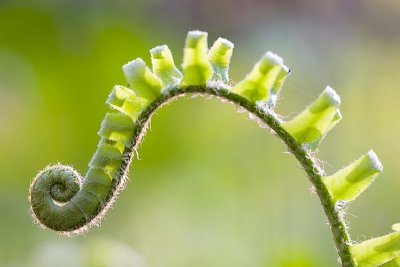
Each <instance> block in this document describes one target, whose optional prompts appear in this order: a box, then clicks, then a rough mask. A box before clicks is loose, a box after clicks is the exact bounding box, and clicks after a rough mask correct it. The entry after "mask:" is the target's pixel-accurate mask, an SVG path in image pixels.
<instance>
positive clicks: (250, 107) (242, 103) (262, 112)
mask: <svg viewBox="0 0 400 267" xmlns="http://www.w3.org/2000/svg"><path fill="white" fill-rule="evenodd" d="M187 94H201V95H213V96H216V97H219V98H223V99H225V100H228V101H229V102H231V103H233V104H235V105H237V106H238V107H241V108H244V109H246V110H247V111H248V112H250V113H251V114H253V115H255V116H256V117H257V118H258V119H260V120H261V121H262V122H263V123H265V124H267V125H268V126H269V127H270V128H271V129H272V130H273V131H274V132H275V133H276V135H277V136H278V137H279V138H280V139H281V140H282V141H283V142H284V143H285V144H286V145H287V147H288V148H289V150H290V151H291V152H292V153H293V154H294V155H295V157H296V158H297V160H298V161H299V162H300V164H301V165H302V167H303V168H304V170H305V171H306V173H307V175H308V177H309V180H310V182H311V183H312V185H313V186H314V187H315V191H316V193H317V195H318V197H319V199H320V201H321V204H322V206H323V208H324V212H325V214H326V216H327V218H328V221H329V225H330V228H331V231H332V234H333V239H334V241H335V244H336V249H337V252H338V254H339V257H340V261H341V263H342V266H343V267H353V266H357V264H356V263H355V261H354V259H353V258H352V256H351V254H350V249H349V248H350V245H351V239H350V236H349V234H348V232H347V228H346V224H345V222H344V220H343V219H342V217H341V216H340V214H339V212H338V210H337V209H336V208H335V201H334V199H333V197H332V196H331V195H330V194H329V192H328V189H327V188H326V186H325V184H324V183H323V182H322V178H323V172H322V170H321V168H320V167H319V166H318V164H317V163H316V162H315V160H314V159H313V157H312V156H311V155H310V153H309V152H308V151H307V150H306V149H305V148H303V147H302V146H299V145H298V144H297V142H296V140H295V139H294V138H293V137H292V136H291V135H290V134H289V133H287V132H286V131H285V130H284V129H283V127H282V126H281V123H280V121H279V119H277V117H276V116H275V115H274V113H272V112H268V111H267V110H266V109H260V108H259V107H258V106H257V105H254V104H253V103H252V102H250V101H249V100H247V99H246V98H244V97H242V96H240V95H238V94H235V93H230V92H229V91H228V90H223V89H222V90H221V89H220V88H216V87H211V86H188V87H182V88H173V89H170V90H169V91H168V94H165V95H162V96H160V97H159V98H157V99H156V100H154V101H153V103H151V104H150V105H149V106H148V107H147V108H146V109H145V110H144V111H143V112H142V113H141V115H140V116H139V118H138V122H137V123H138V125H137V128H136V129H137V130H136V132H135V139H134V141H133V142H135V143H134V144H133V146H132V147H136V146H137V143H139V142H140V140H139V139H138V137H139V136H141V135H140V133H141V132H142V131H143V129H144V128H145V125H146V123H147V122H148V121H149V120H150V118H151V115H152V114H153V113H154V112H155V111H156V110H157V109H158V108H159V107H160V106H162V105H163V104H165V103H167V102H169V101H171V100H172V99H174V98H177V97H179V96H184V95H187ZM132 153H133V151H132V150H128V151H126V155H131V154H132ZM129 158H130V157H129ZM122 168H124V169H125V170H124V173H125V172H126V171H127V169H128V168H129V161H125V162H124V164H123V166H122Z"/></svg>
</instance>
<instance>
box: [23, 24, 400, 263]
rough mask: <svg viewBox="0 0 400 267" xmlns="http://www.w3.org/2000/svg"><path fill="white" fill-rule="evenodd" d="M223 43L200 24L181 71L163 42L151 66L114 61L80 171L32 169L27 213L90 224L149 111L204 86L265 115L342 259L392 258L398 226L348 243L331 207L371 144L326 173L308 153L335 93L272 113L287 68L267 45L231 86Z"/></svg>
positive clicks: (74, 229) (228, 49)
mask: <svg viewBox="0 0 400 267" xmlns="http://www.w3.org/2000/svg"><path fill="white" fill-rule="evenodd" d="M232 50H233V44H232V43H231V42H230V41H228V40H226V39H223V38H219V39H218V40H217V41H216V42H215V43H214V45H213V46H212V47H211V49H208V45H207V33H205V32H201V31H191V32H189V34H188V36H187V39H186V44H185V49H184V58H183V71H182V72H181V71H179V70H178V68H177V67H176V66H175V63H174V59H173V57H172V53H171V51H170V50H169V48H168V47H167V46H166V45H163V46H158V47H155V48H153V49H151V50H150V52H151V59H152V64H153V70H150V68H149V67H148V66H146V64H145V62H144V61H143V60H142V59H140V58H138V59H135V60H133V61H131V62H129V63H127V64H126V65H124V66H123V71H124V73H125V76H126V79H127V82H128V87H124V86H121V85H117V86H115V87H114V88H113V90H112V92H111V94H110V95H109V97H108V99H107V104H108V105H109V106H110V107H111V109H112V111H110V112H109V113H107V114H106V116H105V118H104V120H103V122H102V123H101V128H100V131H99V132H98V134H99V136H100V138H101V139H100V142H99V144H98V148H97V151H96V152H95V154H94V156H93V158H92V160H91V161H90V163H89V170H88V172H87V174H86V175H85V176H84V177H82V176H81V175H80V174H79V173H77V172H76V171H75V170H74V169H73V168H71V167H69V166H64V165H60V164H56V165H52V166H49V167H47V168H45V169H44V170H43V171H41V172H39V174H38V175H37V176H36V177H35V178H34V180H33V182H32V184H31V187H30V197H29V198H30V203H31V208H32V214H33V217H34V218H35V220H36V221H37V222H38V223H39V224H40V225H42V226H44V227H47V228H50V229H53V230H55V231H57V232H59V233H60V234H66V235H69V234H74V233H80V232H82V231H84V230H86V229H87V228H88V227H89V226H91V225H93V224H97V223H98V222H99V220H100V219H101V217H102V216H103V215H104V214H105V212H106V211H107V209H108V208H109V207H110V205H111V204H112V203H113V200H114V198H115V196H116V195H117V194H118V192H119V190H120V189H121V188H122V186H123V184H124V182H125V179H126V173H127V170H128V169H129V165H130V163H131V161H132V159H133V157H134V152H135V150H136V148H137V146H138V145H139V143H140V142H141V138H142V137H143V135H144V133H145V130H146V127H147V125H148V123H149V121H150V119H151V116H152V114H153V113H154V112H155V111H156V110H157V109H158V108H160V107H161V106H162V105H163V104H165V103H167V102H169V101H171V100H173V99H176V98H178V97H179V96H183V95H187V94H200V95H212V96H216V97H219V98H222V99H225V100H227V101H229V102H231V103H233V104H235V105H237V106H238V107H240V108H243V109H245V110H247V111H248V112H250V113H251V114H252V115H253V116H255V117H256V118H258V120H260V121H261V122H263V123H264V124H266V125H268V126H269V127H270V128H271V129H272V130H273V131H274V132H275V133H276V135H277V137H278V138H280V139H281V140H282V141H283V142H284V143H285V144H286V146H287V147H288V149H289V151H290V152H291V153H292V154H293V155H294V156H295V157H296V158H297V159H298V161H299V162H300V164H301V165H302V167H303V168H304V170H305V171H306V173H307V175H308V177H309V179H310V182H311V183H312V185H313V186H314V188H315V190H316V193H317V195H318V197H319V198H320V201H321V204H322V206H323V209H324V212H325V214H326V216H327V218H328V221H329V224H330V227H331V230H332V233H333V238H334V241H335V244H336V248H337V251H338V254H339V257H340V261H341V264H342V266H350V267H351V266H368V267H369V266H371V267H372V266H400V263H399V257H400V233H399V232H396V231H395V232H393V233H391V234H389V235H386V236H383V237H378V238H374V239H371V240H367V241H364V242H361V243H353V242H352V241H351V239H350V236H349V234H348V230H347V226H346V224H345V221H344V219H343V216H342V215H343V214H342V212H341V208H340V207H341V206H342V205H343V203H347V202H350V201H353V200H355V199H356V198H357V197H358V196H359V195H360V194H361V193H362V192H363V191H364V190H365V189H366V188H367V187H368V186H369V185H370V184H371V183H372V181H373V180H374V178H375V177H376V175H377V174H378V173H379V172H381V171H382V170H383V168H382V165H381V163H380V162H379V160H378V158H377V156H376V155H375V153H374V152H373V151H372V150H371V151H369V152H368V153H367V154H365V155H363V156H362V157H361V158H359V159H358V160H356V161H355V162H353V163H351V164H350V165H349V166H347V167H345V168H344V169H342V170H340V171H338V172H337V173H335V174H333V175H329V176H326V175H325V173H324V171H323V170H322V168H321V167H320V166H319V165H318V164H317V160H316V159H315V158H313V156H312V155H313V154H314V153H313V150H315V149H316V148H317V147H318V145H319V144H320V142H321V141H322V140H323V138H324V137H325V136H326V134H327V133H328V132H329V131H330V130H331V129H332V128H333V127H334V126H335V125H336V124H337V123H338V122H339V121H340V119H341V114H340V111H339V107H340V97H339V96H338V95H337V93H336V92H335V91H334V90H333V89H332V88H330V87H327V88H326V89H325V90H324V91H323V92H322V94H321V95H320V96H319V97H318V98H317V99H316V100H315V101H314V102H313V103H312V104H311V105H310V106H308V107H307V108H306V109H305V110H304V111H303V112H301V113H299V115H297V116H296V117H294V118H293V119H291V120H289V121H282V120H281V119H280V118H279V117H278V116H277V115H276V113H275V112H274V107H275V104H276V100H277V97H278V94H279V91H280V90H281V88H282V85H283V83H284V80H285V78H286V77H287V75H288V73H289V69H288V68H287V67H286V66H285V65H284V64H283V60H282V59H281V58H280V57H279V56H277V55H275V54H273V53H272V52H267V53H265V54H264V55H263V56H262V57H261V59H260V60H259V61H258V62H257V63H256V65H255V66H254V67H253V69H252V70H251V71H250V73H249V74H247V76H246V77H245V79H244V80H242V81H240V82H239V83H237V84H236V85H233V86H231V85H230V84H229V73H228V70H229V62H230V58H231V55H232ZM382 264H384V265H382Z"/></svg>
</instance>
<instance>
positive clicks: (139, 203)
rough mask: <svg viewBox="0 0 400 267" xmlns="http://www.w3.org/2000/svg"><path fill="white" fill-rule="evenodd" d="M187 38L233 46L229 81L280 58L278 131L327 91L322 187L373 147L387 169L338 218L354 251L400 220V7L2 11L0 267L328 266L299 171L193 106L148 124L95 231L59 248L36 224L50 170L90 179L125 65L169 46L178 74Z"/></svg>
mask: <svg viewBox="0 0 400 267" xmlns="http://www.w3.org/2000/svg"><path fill="white" fill-rule="evenodd" d="M193 29H200V30H204V31H208V32H209V43H211V42H213V41H214V40H215V39H216V38H217V37H218V36H223V37H226V38H228V39H230V40H232V41H233V42H234V43H235V44H236V47H235V51H234V56H233V59H232V64H231V78H232V80H233V81H240V79H241V78H242V77H244V75H245V74H246V73H247V72H248V71H249V70H250V69H251V67H252V65H253V64H254V63H255V62H256V60H258V59H259V58H260V56H261V55H262V54H263V53H264V52H265V51H267V50H272V51H274V52H276V53H277V54H279V55H280V56H282V57H283V58H284V59H285V63H286V64H287V65H288V66H289V67H290V68H291V69H292V75H291V76H290V77H289V79H287V82H286V84H285V86H284V89H283V91H282V95H281V98H280V103H279V105H278V108H277V111H278V112H279V113H281V114H283V115H285V116H288V117H291V116H293V115H294V114H295V112H299V111H301V110H302V108H304V107H305V106H306V105H307V104H309V103H310V102H311V101H312V100H313V99H314V98H315V97H316V96H317V95H318V94H319V93H320V92H321V91H322V90H323V89H324V87H325V86H326V85H328V84H329V85H331V86H332V87H334V88H335V89H336V90H337V91H338V93H339V94H340V95H341V97H342V108H341V110H342V114H343V117H344V118H343V120H342V122H341V123H340V124H339V125H338V126H336V128H335V129H334V130H333V131H332V132H331V133H330V134H329V136H328V137H327V138H326V140H325V141H324V142H323V144H322V145H321V147H320V151H319V157H320V158H321V160H322V161H323V162H325V163H324V166H325V169H326V171H327V173H333V172H335V171H336V170H338V169H339V168H341V167H342V166H344V165H346V164H348V163H349V162H351V161H353V160H354V159H356V158H358V157H359V156H360V155H361V154H363V153H365V152H367V151H368V150H369V149H370V148H373V149H374V150H375V151H376V152H377V154H378V155H379V156H380V159H381V161H382V162H383V164H384V166H385V171H384V173H383V174H382V175H380V177H379V178H378V179H377V181H376V182H375V183H374V184H373V186H372V187H371V188H370V189H369V190H367V191H366V192H365V193H364V194H363V195H362V196H361V197H360V198H359V199H357V201H355V202H354V203H351V205H349V207H348V213H349V214H348V216H347V217H346V218H347V220H348V222H349V224H350V227H351V231H350V232H351V234H352V237H353V239H355V240H359V241H361V240H364V239H366V238H369V237H373V236H377V235H382V234H385V233H387V232H389V231H390V227H391V225H392V224H393V223H396V222H399V221H400V211H399V208H398V203H399V201H400V196H399V192H398V190H399V188H400V177H399V176H400V167H399V164H398V160H399V157H398V151H399V148H400V139H399V138H398V136H399V131H400V120H399V119H398V115H400V75H399V70H400V2H399V1H397V0H383V1H374V0H352V1H349V0H341V1H308V0H285V1H282V0H276V1H262V0H234V1H228V0H213V1H186V0H169V1H161V0H151V1H124V0H116V1H94V0H87V1H86V0H85V1H80V0H69V1H54V0H39V1H15V0H0V179H1V186H0V266H2V267H17V266H24V267H25V266H27V267H47V266H49V267H52V266H74V267H81V266H82V267H83V266H85V267H108V266H117V267H119V266H121V267H123V266H133V267H144V266H146V267H153V266H154V267H155V266H157V267H158V266H162V267H179V266H182V267H187V266H191V267H204V266H220V267H221V266H230V267H234V266H238V267H239V266H241V267H242V266H248V267H260V266H278V267H303V266H304V267H314V266H328V267H329V266H338V264H337V256H336V252H335V249H334V247H333V241H332V238H331V233H330V231H329V227H328V226H327V223H326V219H325V217H324V214H323V212H322V209H321V207H320V205H319V203H318V199H317V197H316V196H315V195H314V194H312V193H311V190H310V184H309V182H308V181H307V179H306V177H305V175H304V173H303V171H302V170H301V169H300V168H299V166H298V164H297V162H296V161H295V160H294V158H293V156H291V155H289V154H287V153H285V152H286V149H285V147H284V146H283V145H282V144H281V143H280V142H279V140H277V139H276V138H275V137H273V136H272V135H271V134H269V133H268V131H266V130H265V129H261V128H259V127H258V126H257V124H256V123H255V122H254V121H251V120H250V119H249V118H248V117H247V115H246V114H238V113H237V111H236V109H235V108H234V107H233V106H231V105H228V104H224V105H222V104H220V103H218V101H217V100H205V99H203V98H195V99H190V98H188V99H185V100H180V101H178V102H176V103H174V104H173V105H169V106H166V107H165V108H163V109H162V110H160V111H159V112H158V113H157V114H156V115H155V116H154V118H153V121H152V127H151V128H152V131H150V132H149V133H148V135H147V137H146V138H145V142H144V143H143V145H142V146H141V147H140V150H139V154H140V160H135V161H134V162H133V164H132V168H131V174H130V180H131V181H130V182H129V183H128V186H127V188H126V189H125V190H124V191H123V192H122V193H121V195H120V197H119V199H118V201H117V202H116V204H115V205H114V207H113V209H111V210H110V211H109V212H108V215H107V216H106V218H105V219H104V220H103V221H102V224H101V227H100V228H97V227H95V228H93V229H91V230H90V231H89V232H88V233H86V234H85V235H83V236H79V237H74V238H65V237H59V236H57V235H56V234H55V233H54V232H51V231H47V230H43V229H40V228H38V227H37V226H36V225H34V224H33V222H32V219H31V217H30V214H29V204H28V200H27V199H28V186H29V184H30V181H31V180H32V178H33V177H34V176H35V174H36V173H37V172H38V171H39V170H40V169H42V168H43V167H45V166H46V165H47V164H49V163H55V162H57V161H59V162H62V163H64V164H71V165H73V166H74V167H76V168H77V169H78V170H80V171H81V172H82V173H85V172H86V170H87V163H88V162H89V160H90V158H91V156H92V154H93V152H94V151H95V149H96V145H97V142H98V140H99V137H98V136H97V135H96V132H97V131H98V129H99V126H100V122H101V120H102V118H103V117H104V115H105V113H106V112H107V110H108V108H107V106H106V105H105V103H104V102H105V100H106V98H107V95H108V93H109V92H110V90H111V88H112V86H113V85H114V84H125V80H124V77H123V74H122V71H121V66H122V65H123V64H124V63H126V62H127V61H129V60H132V59H134V58H136V57H142V58H143V59H144V60H145V61H147V62H148V63H150V59H149V53H148V50H149V49H150V48H152V47H154V46H156V45H159V44H164V43H167V44H168V45H169V46H170V48H171V50H172V51H173V53H174V55H175V60H176V62H177V63H178V64H180V62H181V60H182V48H183V44H184V39H185V36H186V33H187V31H189V30H193ZM206 102H207V103H206Z"/></svg>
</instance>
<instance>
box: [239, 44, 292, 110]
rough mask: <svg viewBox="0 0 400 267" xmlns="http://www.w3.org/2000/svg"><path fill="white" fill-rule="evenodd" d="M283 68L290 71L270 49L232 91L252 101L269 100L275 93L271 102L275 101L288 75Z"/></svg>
mask: <svg viewBox="0 0 400 267" xmlns="http://www.w3.org/2000/svg"><path fill="white" fill-rule="evenodd" d="M282 70H283V73H287V72H288V68H287V67H286V66H284V65H283V60H282V58H281V57H279V56H277V55H276V54H274V53H272V52H270V51H268V52H267V53H265V54H264V56H263V57H262V58H261V59H260V60H259V61H258V62H257V64H256V65H255V66H254V67H253V69H252V70H251V72H250V73H249V74H247V75H246V78H245V79H244V80H243V81H241V82H239V83H238V84H237V85H236V86H235V87H233V88H232V90H231V91H232V92H233V93H236V94H239V95H241V96H243V97H245V98H247V99H249V100H250V101H252V102H257V101H262V102H267V101H268V100H270V97H271V95H273V96H274V99H273V100H271V101H269V102H271V103H275V99H276V95H277V93H278V91H279V89H280V87H281V86H282V84H283V80H284V77H285V76H286V74H285V75H283V74H282ZM274 88H275V89H274Z"/></svg>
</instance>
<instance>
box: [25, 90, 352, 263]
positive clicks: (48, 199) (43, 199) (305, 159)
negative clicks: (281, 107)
mask: <svg viewBox="0 0 400 267" xmlns="http://www.w3.org/2000/svg"><path fill="white" fill-rule="evenodd" d="M188 94H199V95H207V96H210V95H211V96H216V97H218V98H221V99H224V100H227V101H229V102H231V103H233V104H235V105H236V106H238V107H239V108H243V109H245V110H247V111H248V112H250V113H251V114H253V115H254V116H255V118H257V119H258V120H259V122H261V123H263V124H266V125H268V126H269V127H270V128H271V129H272V130H273V131H274V132H275V133H276V135H277V136H278V137H279V138H280V139H281V140H282V141H283V142H284V143H285V144H286V145H287V147H288V149H289V150H290V152H291V153H292V154H294V155H295V157H296V158H297V159H298V161H299V162H300V163H301V165H302V167H303V168H304V170H305V171H306V173H307V174H308V177H309V180H310V181H311V183H312V185H313V186H314V188H315V191H316V193H317V195H318V197H319V199H320V201H321V204H322V206H323V207H324V212H325V214H326V216H327V217H328V221H329V224H330V227H331V230H332V233H333V238H334V241H335V244H336V248H337V251H338V254H339V257H340V260H341V263H342V266H345V267H353V266H357V263H356V262H355V260H354V259H353V258H352V256H351V254H350V245H351V240H350V237H349V235H348V233H347V228H346V225H345V222H344V221H343V219H342V217H341V216H340V212H339V211H340V210H338V209H337V208H336V207H335V201H334V199H333V197H332V196H331V194H330V193H329V191H328V189H327V187H326V185H325V183H323V170H322V169H321V168H320V167H319V166H318V164H317V163H316V162H315V160H314V159H313V157H312V155H311V154H310V152H308V150H307V149H306V148H305V147H303V146H302V145H299V143H298V142H296V140H295V139H294V138H293V137H292V136H291V135H290V134H289V133H288V132H287V131H285V130H284V128H283V127H282V122H281V121H280V120H279V119H278V118H277V116H276V115H275V113H274V112H273V111H271V110H269V109H268V108H267V107H266V106H261V105H257V104H254V103H253V102H251V101H250V100H248V99H246V98H244V97H242V96H240V95H238V94H236V93H232V92H230V91H229V90H228V89H226V88H224V87H223V86H220V85H219V84H218V83H214V84H210V85H208V86H205V85H204V86H192V85H191V86H181V87H172V88H168V89H167V90H165V91H164V93H163V94H161V96H159V97H157V98H155V99H154V100H153V101H152V102H151V103H150V104H149V105H147V106H146V108H144V109H143V111H141V113H140V115H139V117H138V118H137V120H136V121H135V125H134V130H133V134H132V137H131V139H130V141H129V142H130V144H127V145H126V146H125V148H124V150H123V155H122V164H121V165H120V168H119V171H118V172H117V173H116V174H115V176H113V177H111V178H112V181H111V184H110V186H109V187H102V186H103V184H106V183H107V182H109V180H107V179H108V178H107V177H109V176H105V175H104V173H103V172H101V173H100V172H99V173H96V172H93V173H91V174H90V175H89V172H88V174H87V175H86V176H85V178H82V177H81V176H80V175H79V174H78V173H76V172H75V171H74V170H73V169H72V168H71V167H65V166H61V165H56V166H53V167H49V168H47V169H45V170H44V171H42V172H41V173H39V174H38V176H37V177H36V178H35V180H34V181H33V183H32V186H31V189H30V190H31V192H30V193H31V195H30V200H31V203H32V210H33V216H34V217H35V219H37V221H38V222H39V223H41V224H42V225H43V226H45V227H49V228H51V229H53V230H56V231H58V232H59V233H61V234H67V235H68V234H71V233H79V232H82V231H84V230H85V229H87V227H89V226H91V225H93V224H97V223H98V222H99V220H100V219H101V217H102V216H103V215H104V214H105V212H106V211H107V209H108V208H109V207H110V206H111V204H112V203H113V200H114V198H115V196H116V195H117V194H118V192H119V191H120V190H121V188H122V187H123V185H124V183H125V180H126V176H127V173H128V170H129V166H130V163H131V161H132V159H133V157H134V154H135V152H136V149H137V147H138V145H139V144H140V143H141V140H142V137H143V135H144V134H145V132H146V128H147V125H148V123H149V122H150V119H151V116H152V115H153V113H154V112H155V111H156V110H157V109H158V108H160V107H161V106H163V105H164V104H166V103H169V102H170V101H172V100H174V99H176V98H178V97H180V96H184V95H188ZM106 141H107V140H106ZM100 149H101V147H99V148H98V150H100ZM96 155H97V152H96V153H95V155H94V159H95V158H96ZM62 168H63V169H62ZM58 177H62V179H63V180H62V181H57V179H58ZM65 177H66V178H65ZM55 181H56V182H55ZM50 183H53V184H55V186H54V185H49V184H50ZM71 184H72V185H74V186H72V187H71V186H69V185H71ZM75 184H76V185H75ZM70 187H71V188H72V190H69V191H67V190H65V189H66V188H70ZM91 187H97V188H98V190H97V191H96V192H94V191H91ZM101 188H106V189H101ZM98 192H100V193H98ZM57 201H59V202H63V203H62V205H58V204H57V203H56V202H57ZM85 205H86V206H85ZM84 206H85V207H84Z"/></svg>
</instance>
